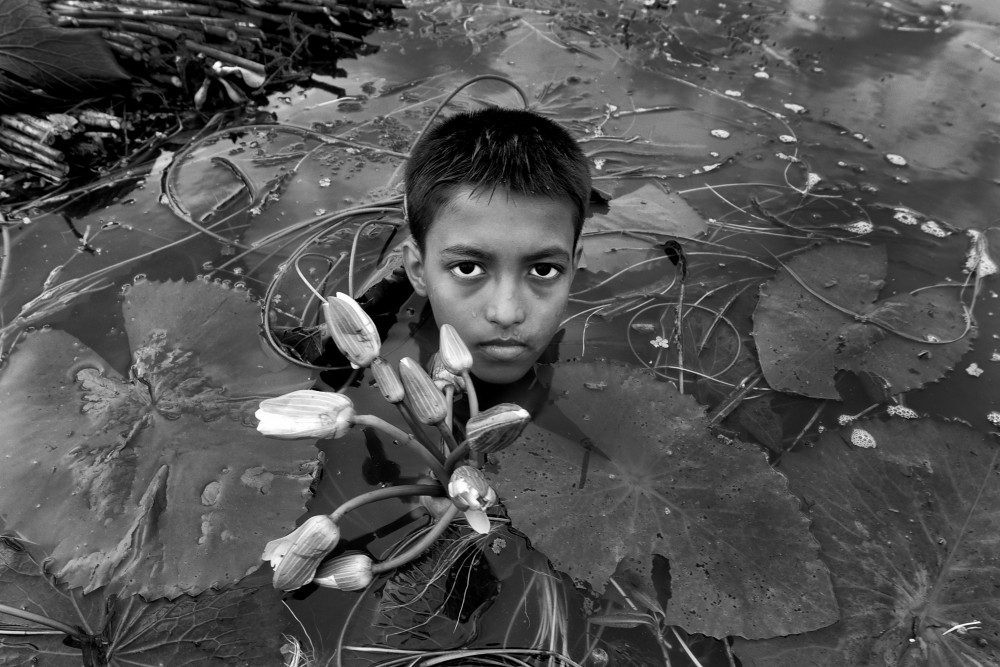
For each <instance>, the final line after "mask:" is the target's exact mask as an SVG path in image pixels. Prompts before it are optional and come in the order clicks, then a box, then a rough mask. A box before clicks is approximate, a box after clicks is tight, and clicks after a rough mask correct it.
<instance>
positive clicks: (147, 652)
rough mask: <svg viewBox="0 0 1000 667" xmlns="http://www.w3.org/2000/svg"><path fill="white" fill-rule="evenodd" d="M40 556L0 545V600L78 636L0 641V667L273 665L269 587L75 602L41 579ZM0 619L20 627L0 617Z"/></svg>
mask: <svg viewBox="0 0 1000 667" xmlns="http://www.w3.org/2000/svg"><path fill="white" fill-rule="evenodd" d="M44 556H45V554H44V553H41V552H39V551H38V550H37V549H36V548H34V547H32V546H31V545H29V544H25V543H24V542H22V541H20V540H17V539H15V538H11V537H5V538H4V539H3V540H2V541H0V600H2V601H3V603H4V604H6V605H8V606H11V607H15V608H17V609H21V610H24V611H27V612H31V613H34V614H40V615H42V616H47V617H48V618H50V619H54V620H56V621H60V622H62V623H65V624H68V625H70V626H73V627H79V628H80V635H79V636H78V637H75V638H74V639H75V641H74V640H70V641H69V642H68V643H64V642H63V636H60V635H49V636H38V635H35V636H28V637H7V638H5V639H3V640H0V646H2V648H0V666H3V667H14V666H18V667H21V666H24V667H27V666H28V665H45V666H46V667H79V665H80V664H81V662H82V664H84V665H94V666H95V667H96V666H100V667H125V666H126V665H131V666H134V665H177V666H180V665H189V666H193V665H204V664H213V665H267V664H278V662H279V660H280V654H279V650H278V649H279V645H280V642H281V627H282V624H283V621H284V619H283V618H282V617H281V616H282V614H281V612H282V608H281V605H280V604H279V598H280V594H279V593H277V592H276V591H275V590H274V589H273V588H272V587H271V586H270V585H269V582H258V585H257V586H247V585H244V584H241V585H239V586H234V587H229V588H227V589H226V590H224V591H206V592H204V593H202V594H201V595H199V596H197V597H190V596H186V595H185V596H182V597H180V598H177V599H176V600H173V601H168V600H166V599H160V600H157V601H155V602H147V601H146V600H143V599H142V598H140V597H138V596H131V597H117V596H114V595H112V596H107V597H106V596H103V595H100V594H99V593H91V594H89V595H82V594H80V592H79V591H74V592H68V591H66V590H64V589H63V587H61V586H59V585H57V584H56V582H54V581H53V580H52V578H51V577H49V576H47V575H46V574H45V569H44V562H45V561H44ZM261 583H263V585H261ZM0 619H2V622H3V623H4V624H7V623H11V624H20V625H22V626H23V625H25V624H26V622H25V621H23V620H21V619H18V618H14V617H8V616H4V615H2V614H0ZM81 657H82V658H83V660H82V661H81Z"/></svg>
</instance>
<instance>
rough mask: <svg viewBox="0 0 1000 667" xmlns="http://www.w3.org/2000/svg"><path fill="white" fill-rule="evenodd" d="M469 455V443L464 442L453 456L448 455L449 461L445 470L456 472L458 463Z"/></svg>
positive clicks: (445, 464)
mask: <svg viewBox="0 0 1000 667" xmlns="http://www.w3.org/2000/svg"><path fill="white" fill-rule="evenodd" d="M468 454H469V443H467V442H463V443H462V444H461V445H459V446H458V448H456V449H455V450H454V451H453V452H452V453H451V454H449V455H448V459H447V460H446V461H445V462H444V469H445V470H449V471H451V470H454V469H455V466H456V465H458V462H459V461H461V460H462V459H463V458H465V457H466V456H468Z"/></svg>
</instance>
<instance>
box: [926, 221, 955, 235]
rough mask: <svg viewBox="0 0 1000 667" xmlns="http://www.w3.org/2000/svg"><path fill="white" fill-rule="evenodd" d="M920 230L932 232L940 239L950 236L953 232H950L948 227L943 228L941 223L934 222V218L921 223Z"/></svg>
mask: <svg viewBox="0 0 1000 667" xmlns="http://www.w3.org/2000/svg"><path fill="white" fill-rule="evenodd" d="M920 231H922V232H924V233H925V234H930V235H931V236H936V237H938V238H939V239H943V238H944V237H946V236H949V235H950V234H951V232H949V231H948V230H946V229H942V228H941V225H939V224H938V223H936V222H934V221H933V220H927V221H926V222H924V223H923V224H921V225H920Z"/></svg>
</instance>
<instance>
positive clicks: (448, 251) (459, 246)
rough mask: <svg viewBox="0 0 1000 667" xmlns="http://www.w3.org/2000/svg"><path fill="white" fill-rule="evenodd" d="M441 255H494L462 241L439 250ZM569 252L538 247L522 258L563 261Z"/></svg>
mask: <svg viewBox="0 0 1000 667" xmlns="http://www.w3.org/2000/svg"><path fill="white" fill-rule="evenodd" d="M441 254H442V255H458V256H460V257H467V258H469V259H478V260H480V261H487V260H490V259H493V257H494V255H493V253H491V252H488V251H486V250H483V249H482V248H477V247H475V246H470V245H466V244H464V243H456V244H455V245H450V246H448V247H447V248H444V249H443V250H442V251H441ZM569 258H570V254H569V252H567V251H566V249H565V248H563V247H561V246H549V247H547V248H539V249H538V250H536V251H535V252H533V253H531V254H530V255H527V256H526V257H525V258H524V259H525V260H527V261H529V262H535V261H538V260H542V259H559V260H564V261H569Z"/></svg>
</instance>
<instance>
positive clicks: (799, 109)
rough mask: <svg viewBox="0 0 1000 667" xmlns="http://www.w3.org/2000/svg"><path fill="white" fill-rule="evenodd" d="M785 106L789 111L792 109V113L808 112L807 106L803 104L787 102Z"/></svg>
mask: <svg viewBox="0 0 1000 667" xmlns="http://www.w3.org/2000/svg"><path fill="white" fill-rule="evenodd" d="M784 107H785V108H786V109H788V110H789V111H791V112H792V113H797V114H803V113H806V108H805V107H804V106H802V105H801V104H793V103H791V102H789V103H787V104H785V105H784Z"/></svg>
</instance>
